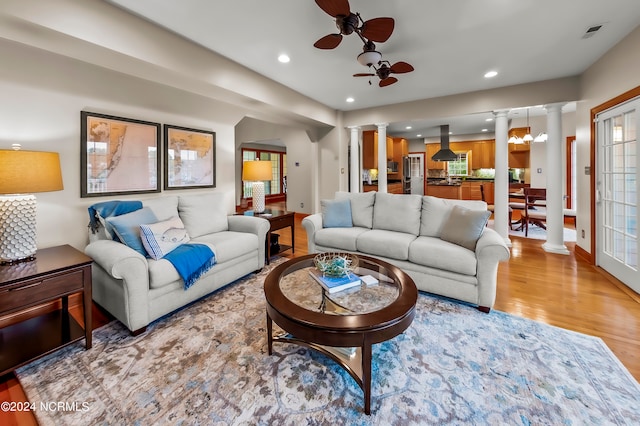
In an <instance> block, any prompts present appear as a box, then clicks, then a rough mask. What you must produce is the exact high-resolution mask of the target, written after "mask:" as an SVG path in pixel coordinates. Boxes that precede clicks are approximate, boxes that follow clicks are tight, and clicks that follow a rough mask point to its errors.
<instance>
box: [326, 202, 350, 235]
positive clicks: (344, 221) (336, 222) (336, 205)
mask: <svg viewBox="0 0 640 426" xmlns="http://www.w3.org/2000/svg"><path fill="white" fill-rule="evenodd" d="M320 207H321V208H322V227H323V228H351V227H352V226H353V221H352V219H351V200H349V199H344V200H321V201H320Z"/></svg>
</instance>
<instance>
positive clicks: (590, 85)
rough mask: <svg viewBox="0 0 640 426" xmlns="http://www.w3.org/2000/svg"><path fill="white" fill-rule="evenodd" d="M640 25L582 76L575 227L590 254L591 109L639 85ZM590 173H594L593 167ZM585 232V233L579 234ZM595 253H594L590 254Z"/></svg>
mask: <svg viewBox="0 0 640 426" xmlns="http://www.w3.org/2000/svg"><path fill="white" fill-rule="evenodd" d="M638 70H640V27H637V28H636V29H635V30H633V31H632V32H631V34H629V35H628V36H627V37H625V38H624V39H623V40H622V41H621V42H620V43H618V44H617V45H616V46H615V47H614V48H612V49H611V50H610V51H609V52H607V53H606V54H605V55H604V56H603V57H602V58H600V59H599V60H598V61H597V62H596V63H595V64H593V65H592V66H591V67H590V68H589V69H588V70H587V71H586V72H585V73H584V74H583V75H582V81H581V96H580V99H581V101H580V102H578V105H577V109H576V147H577V156H578V159H577V170H578V181H577V192H578V194H579V195H578V200H577V201H578V203H577V211H578V215H577V218H576V220H577V229H578V241H577V244H578V246H580V248H582V249H584V250H585V251H586V252H587V253H591V240H592V238H595V236H592V235H591V221H592V220H595V218H592V217H591V203H592V199H591V188H590V179H589V176H588V175H586V174H585V172H584V169H585V167H587V166H589V165H590V158H591V146H590V145H591V121H590V120H591V109H592V108H594V107H596V106H598V105H600V104H603V103H604V102H606V101H608V100H610V99H613V98H615V97H617V96H619V95H621V94H623V93H625V92H627V91H629V90H631V89H634V88H636V87H638V86H640V72H638ZM592 173H596V171H595V170H593V171H592ZM582 231H584V234H585V236H584V237H582V236H581V232H582ZM591 254H592V255H595V253H591Z"/></svg>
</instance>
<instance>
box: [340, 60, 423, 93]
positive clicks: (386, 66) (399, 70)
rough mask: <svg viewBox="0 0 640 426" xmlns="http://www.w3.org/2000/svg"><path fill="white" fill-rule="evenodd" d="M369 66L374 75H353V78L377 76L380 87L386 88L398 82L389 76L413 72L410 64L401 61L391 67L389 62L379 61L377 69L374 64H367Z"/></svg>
mask: <svg viewBox="0 0 640 426" xmlns="http://www.w3.org/2000/svg"><path fill="white" fill-rule="evenodd" d="M369 66H370V67H371V68H373V69H374V70H375V71H376V72H375V73H358V74H354V75H353V76H354V77H373V76H376V75H377V76H378V77H380V83H378V85H379V86H380V87H386V86H389V85H391V84H393V83H396V82H397V81H398V79H397V78H395V77H392V76H391V74H404V73H407V72H411V71H413V67H412V66H411V64H408V63H406V62H402V61H400V62H396V63H395V64H393V65H391V64H390V63H389V61H379V62H378V67H377V68H376V66H375V65H374V64H369ZM369 84H371V79H369Z"/></svg>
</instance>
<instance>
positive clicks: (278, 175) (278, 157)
mask: <svg viewBox="0 0 640 426" xmlns="http://www.w3.org/2000/svg"><path fill="white" fill-rule="evenodd" d="M257 158H259V159H260V160H267V161H271V176H272V177H271V180H270V181H268V182H265V183H264V193H265V196H266V198H267V200H269V199H274V198H281V197H283V196H284V195H285V192H286V191H285V188H284V185H283V182H284V178H285V176H286V175H287V154H286V153H284V152H277V151H262V150H257V149H244V148H243V149H242V162H245V161H254V160H255V159H257ZM252 188H253V182H242V198H251V196H252V193H251V190H252Z"/></svg>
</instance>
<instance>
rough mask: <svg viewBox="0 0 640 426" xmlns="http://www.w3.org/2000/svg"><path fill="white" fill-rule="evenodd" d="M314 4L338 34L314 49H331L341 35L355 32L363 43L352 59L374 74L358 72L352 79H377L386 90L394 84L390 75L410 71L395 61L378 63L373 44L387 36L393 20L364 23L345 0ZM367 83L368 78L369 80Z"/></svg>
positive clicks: (319, 41)
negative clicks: (374, 77) (327, 16)
mask: <svg viewBox="0 0 640 426" xmlns="http://www.w3.org/2000/svg"><path fill="white" fill-rule="evenodd" d="M316 4H317V5H318V6H319V7H320V9H322V10H323V11H324V12H326V13H327V14H328V15H330V16H332V17H333V18H335V23H336V27H337V28H338V30H339V31H340V32H339V33H338V34H328V35H326V36H324V37H322V38H320V39H319V40H318V41H316V42H315V43H314V46H315V47H316V48H318V49H325V50H328V49H335V48H336V47H338V45H339V44H340V42H341V41H342V36H343V35H349V34H352V33H356V34H357V35H358V37H360V39H361V40H362V42H363V43H364V46H363V48H362V53H360V54H359V55H358V57H357V58H356V60H357V61H358V63H359V64H361V65H363V66H366V67H369V68H373V70H374V71H375V73H373V72H370V73H358V74H354V75H353V76H354V77H373V76H376V75H377V76H378V77H379V78H380V83H379V84H378V85H379V86H380V87H386V86H389V85H391V84H393V83H396V82H397V81H398V79H397V78H395V77H391V76H390V74H402V73H407V72H411V71H413V67H412V66H411V65H409V64H408V63H406V62H396V63H395V64H393V65H391V64H390V63H389V61H384V60H382V53H380V52H379V51H377V50H376V46H375V44H374V43H373V42H379V43H384V42H385V41H387V40H388V39H389V37H391V34H392V33H393V29H394V26H395V21H394V19H393V18H388V17H383V18H374V19H369V20H367V21H364V20H363V19H362V17H361V16H360V14H359V13H357V12H356V13H353V12H351V7H350V6H349V1H348V0H316ZM369 84H371V79H369Z"/></svg>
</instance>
